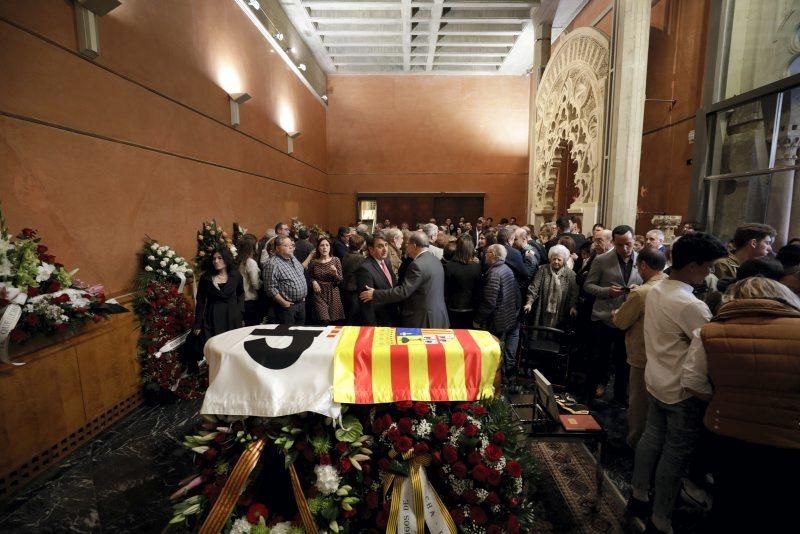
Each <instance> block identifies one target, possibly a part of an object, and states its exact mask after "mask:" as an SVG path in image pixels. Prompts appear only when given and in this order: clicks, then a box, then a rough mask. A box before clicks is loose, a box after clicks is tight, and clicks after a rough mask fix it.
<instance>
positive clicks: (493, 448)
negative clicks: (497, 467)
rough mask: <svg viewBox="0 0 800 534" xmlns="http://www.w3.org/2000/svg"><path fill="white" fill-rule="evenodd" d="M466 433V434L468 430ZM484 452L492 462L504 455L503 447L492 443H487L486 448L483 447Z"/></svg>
mask: <svg viewBox="0 0 800 534" xmlns="http://www.w3.org/2000/svg"><path fill="white" fill-rule="evenodd" d="M464 433H465V434H466V432H464ZM483 453H484V454H485V455H486V458H488V459H489V460H490V461H492V462H496V461H497V460H499V459H500V458H502V457H503V449H501V448H500V447H498V446H497V445H493V444H491V443H490V444H489V445H487V446H486V448H485V449H483Z"/></svg>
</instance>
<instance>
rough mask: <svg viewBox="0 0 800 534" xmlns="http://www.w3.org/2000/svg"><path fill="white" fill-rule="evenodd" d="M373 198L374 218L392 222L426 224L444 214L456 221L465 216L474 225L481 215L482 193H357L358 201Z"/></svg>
mask: <svg viewBox="0 0 800 534" xmlns="http://www.w3.org/2000/svg"><path fill="white" fill-rule="evenodd" d="M366 199H372V200H375V201H376V204H377V221H378V222H382V221H384V220H385V219H389V220H390V221H392V222H393V223H396V224H398V225H399V224H400V223H403V222H407V223H408V224H409V226H411V227H412V228H413V227H414V226H415V225H416V223H427V222H428V220H429V219H430V218H431V217H435V218H436V221H437V222H438V223H439V224H442V223H443V222H444V220H445V219H446V218H447V217H450V218H452V219H453V220H455V221H458V218H459V217H464V218H465V219H466V220H467V221H470V222H471V223H472V224H475V221H476V220H477V219H478V217H480V216H481V215H483V194H481V193H450V194H447V193H444V194H443V193H359V195H358V200H359V201H361V200H366Z"/></svg>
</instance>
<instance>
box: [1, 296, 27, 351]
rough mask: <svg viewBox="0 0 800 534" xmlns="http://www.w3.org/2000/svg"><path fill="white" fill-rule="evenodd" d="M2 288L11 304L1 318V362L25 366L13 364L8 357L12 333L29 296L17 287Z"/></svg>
mask: <svg viewBox="0 0 800 534" xmlns="http://www.w3.org/2000/svg"><path fill="white" fill-rule="evenodd" d="M0 287H2V288H4V289H5V291H6V299H8V301H9V303H8V306H6V308H5V310H3V315H2V318H0V362H3V363H7V364H10V365H17V366H19V365H25V362H12V361H11V358H9V357H8V344H9V341H10V336H11V331H12V330H14V328H15V327H16V326H17V322H19V318H20V317H22V305H23V304H25V301H26V300H27V299H28V294H27V293H25V292H24V291H22V290H20V289H19V288H17V287H10V286H4V285H3V284H0Z"/></svg>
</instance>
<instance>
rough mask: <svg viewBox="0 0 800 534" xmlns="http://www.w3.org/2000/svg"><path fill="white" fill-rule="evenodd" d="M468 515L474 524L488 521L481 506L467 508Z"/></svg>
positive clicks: (483, 523) (482, 523)
mask: <svg viewBox="0 0 800 534" xmlns="http://www.w3.org/2000/svg"><path fill="white" fill-rule="evenodd" d="M469 516H470V517H471V518H472V522H473V523H475V524H476V525H485V524H486V521H488V519H489V518H488V517H486V512H484V511H483V508H481V507H480V506H473V507H472V508H470V509H469Z"/></svg>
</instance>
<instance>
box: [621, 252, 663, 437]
mask: <svg viewBox="0 0 800 534" xmlns="http://www.w3.org/2000/svg"><path fill="white" fill-rule="evenodd" d="M666 263H667V259H666V258H665V257H664V255H663V254H662V253H661V252H659V251H658V250H656V249H651V248H644V249H642V251H641V252H639V255H638V256H637V257H636V268H637V269H638V270H639V274H640V275H641V277H642V280H643V281H644V284H642V285H641V286H639V287H637V288H636V289H634V290H632V291H631V292H630V295H628V300H626V301H625V302H624V303H623V304H622V306H620V307H619V308H617V309H616V310H614V311H613V312H612V320H613V321H614V326H616V327H617V328H619V329H620V330H626V332H625V349H626V351H627V354H628V365H630V366H631V369H630V375H629V380H628V413H627V417H628V436H627V438H626V440H625V441H626V442H627V443H628V446H629V447H630V448H632V449H635V448H636V444H637V443H639V438H640V437H641V436H642V432H644V424H645V422H646V421H647V388H646V387H645V383H644V368H645V364H647V355H646V353H645V349H644V305H645V300H646V299H647V293H649V292H650V289H652V287H653V286H654V285H656V284H657V283H659V282H660V281H661V280H664V279H665V278H666V277H667V276H666V275H665V274H664V266H665V265H666Z"/></svg>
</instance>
